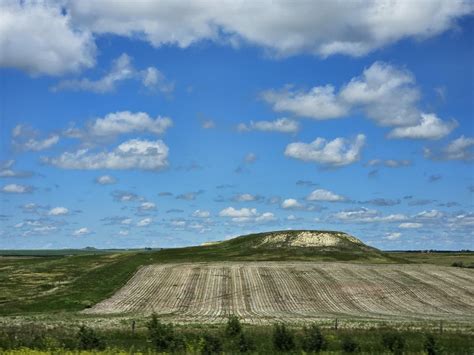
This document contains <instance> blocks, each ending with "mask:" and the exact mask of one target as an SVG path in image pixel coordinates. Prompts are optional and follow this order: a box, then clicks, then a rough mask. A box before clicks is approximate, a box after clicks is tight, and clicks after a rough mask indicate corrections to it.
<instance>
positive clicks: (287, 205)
mask: <svg viewBox="0 0 474 355" xmlns="http://www.w3.org/2000/svg"><path fill="white" fill-rule="evenodd" d="M281 208H284V209H299V208H303V205H302V204H301V203H299V202H298V200H296V199H294V198H287V199H285V200H283V202H282V203H281Z"/></svg>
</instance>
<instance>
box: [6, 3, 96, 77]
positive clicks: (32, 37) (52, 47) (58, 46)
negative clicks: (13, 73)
mask: <svg viewBox="0 0 474 355" xmlns="http://www.w3.org/2000/svg"><path fill="white" fill-rule="evenodd" d="M0 48H1V50H0V66H1V67H9V68H18V69H20V70H24V71H26V72H28V73H30V74H32V75H38V74H49V75H60V74H64V73H66V72H76V71H78V70H80V69H83V68H89V67H92V66H94V65H95V44H94V41H93V37H92V35H91V33H90V32H89V31H88V30H87V29H86V30H79V29H78V28H72V26H71V18H70V16H69V14H65V13H62V12H61V9H60V7H59V6H54V5H53V4H51V3H45V2H41V1H38V2H36V1H22V2H20V1H12V0H7V1H2V2H0Z"/></svg>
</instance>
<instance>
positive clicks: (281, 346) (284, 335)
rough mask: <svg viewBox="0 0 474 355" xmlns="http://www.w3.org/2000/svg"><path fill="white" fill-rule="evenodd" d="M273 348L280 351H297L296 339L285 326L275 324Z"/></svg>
mask: <svg viewBox="0 0 474 355" xmlns="http://www.w3.org/2000/svg"><path fill="white" fill-rule="evenodd" d="M273 346H274V347H275V349H276V350H279V351H290V350H294V349H295V337H294V335H293V333H292V332H291V331H289V330H288V329H287V328H286V326H285V325H284V324H275V327H274V329H273Z"/></svg>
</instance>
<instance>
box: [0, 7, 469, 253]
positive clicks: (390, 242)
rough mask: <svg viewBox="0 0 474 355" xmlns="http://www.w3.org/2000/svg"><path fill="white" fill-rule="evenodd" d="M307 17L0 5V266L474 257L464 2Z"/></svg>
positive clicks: (257, 11)
mask: <svg viewBox="0 0 474 355" xmlns="http://www.w3.org/2000/svg"><path fill="white" fill-rule="evenodd" d="M317 5H318V6H316V5H315V3H311V2H301V3H299V6H291V3H288V2H285V1H277V2H268V3H267V2H261V3H259V4H258V5H256V4H253V3H252V2H245V1H244V2H242V3H240V4H239V5H235V4H234V5H233V4H232V3H231V2H228V3H223V4H221V6H219V7H218V9H217V7H216V4H213V1H204V2H194V3H192V5H189V6H187V5H183V3H181V2H171V3H168V2H166V1H164V2H154V3H149V2H147V1H136V2H115V3H114V2H113V1H109V0H107V1H101V2H93V1H91V2H89V1H51V2H29V1H26V2H21V3H20V2H16V1H5V2H2V3H1V5H0V10H1V11H0V13H2V15H1V16H2V22H3V23H4V24H5V25H4V26H0V48H2V50H1V51H0V52H1V53H0V85H1V86H0V87H1V88H0V107H1V110H0V123H1V126H0V129H1V136H0V147H1V148H0V162H1V163H0V248H4V249H10V248H65V247H85V246H95V247H99V248H109V247H124V248H125V247H144V246H152V247H171V246H184V245H195V244H200V243H202V242H205V241H210V240H222V239H225V238H230V237H232V236H236V235H241V234H246V233H250V232H255V231H267V230H277V229H278V230H280V229H307V228H308V229H330V230H342V231H346V232H348V233H351V234H353V235H356V236H357V237H359V238H360V239H362V240H363V241H365V242H367V243H369V244H370V245H373V246H376V247H379V248H382V249H429V248H436V249H473V247H474V243H473V237H474V235H473V228H472V227H473V224H474V211H473V208H472V203H473V194H474V181H473V177H474V176H473V166H472V162H473V158H474V155H473V148H474V137H473V135H474V134H473V133H474V132H473V111H474V108H473V102H474V101H473V92H474V90H473V89H474V69H473V65H472V62H473V57H474V46H473V38H474V18H473V17H472V13H473V7H472V3H470V2H463V1H452V2H446V1H440V2H439V4H438V3H437V2H436V1H432V2H424V1H420V2H417V3H415V4H413V3H412V4H411V5H410V3H409V2H406V1H395V2H390V3H385V2H382V1H379V2H366V3H359V2H351V3H350V4H349V3H347V4H346V5H345V6H346V8H343V7H341V6H342V5H337V4H335V3H333V2H325V1H321V2H320V3H319V4H317ZM382 5H384V6H382ZM349 7H350V8H349ZM351 11H352V13H353V16H348V15H347V12H351ZM38 33H41V34H42V35H40V36H38Z"/></svg>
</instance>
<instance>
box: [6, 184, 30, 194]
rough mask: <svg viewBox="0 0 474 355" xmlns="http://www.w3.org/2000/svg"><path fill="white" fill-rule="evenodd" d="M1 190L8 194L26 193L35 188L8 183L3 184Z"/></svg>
mask: <svg viewBox="0 0 474 355" xmlns="http://www.w3.org/2000/svg"><path fill="white" fill-rule="evenodd" d="M1 191H2V192H4V193H7V194H26V193H30V192H32V191H33V188H32V187H31V186H26V185H20V184H8V185H5V186H3V187H2V190H1Z"/></svg>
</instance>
